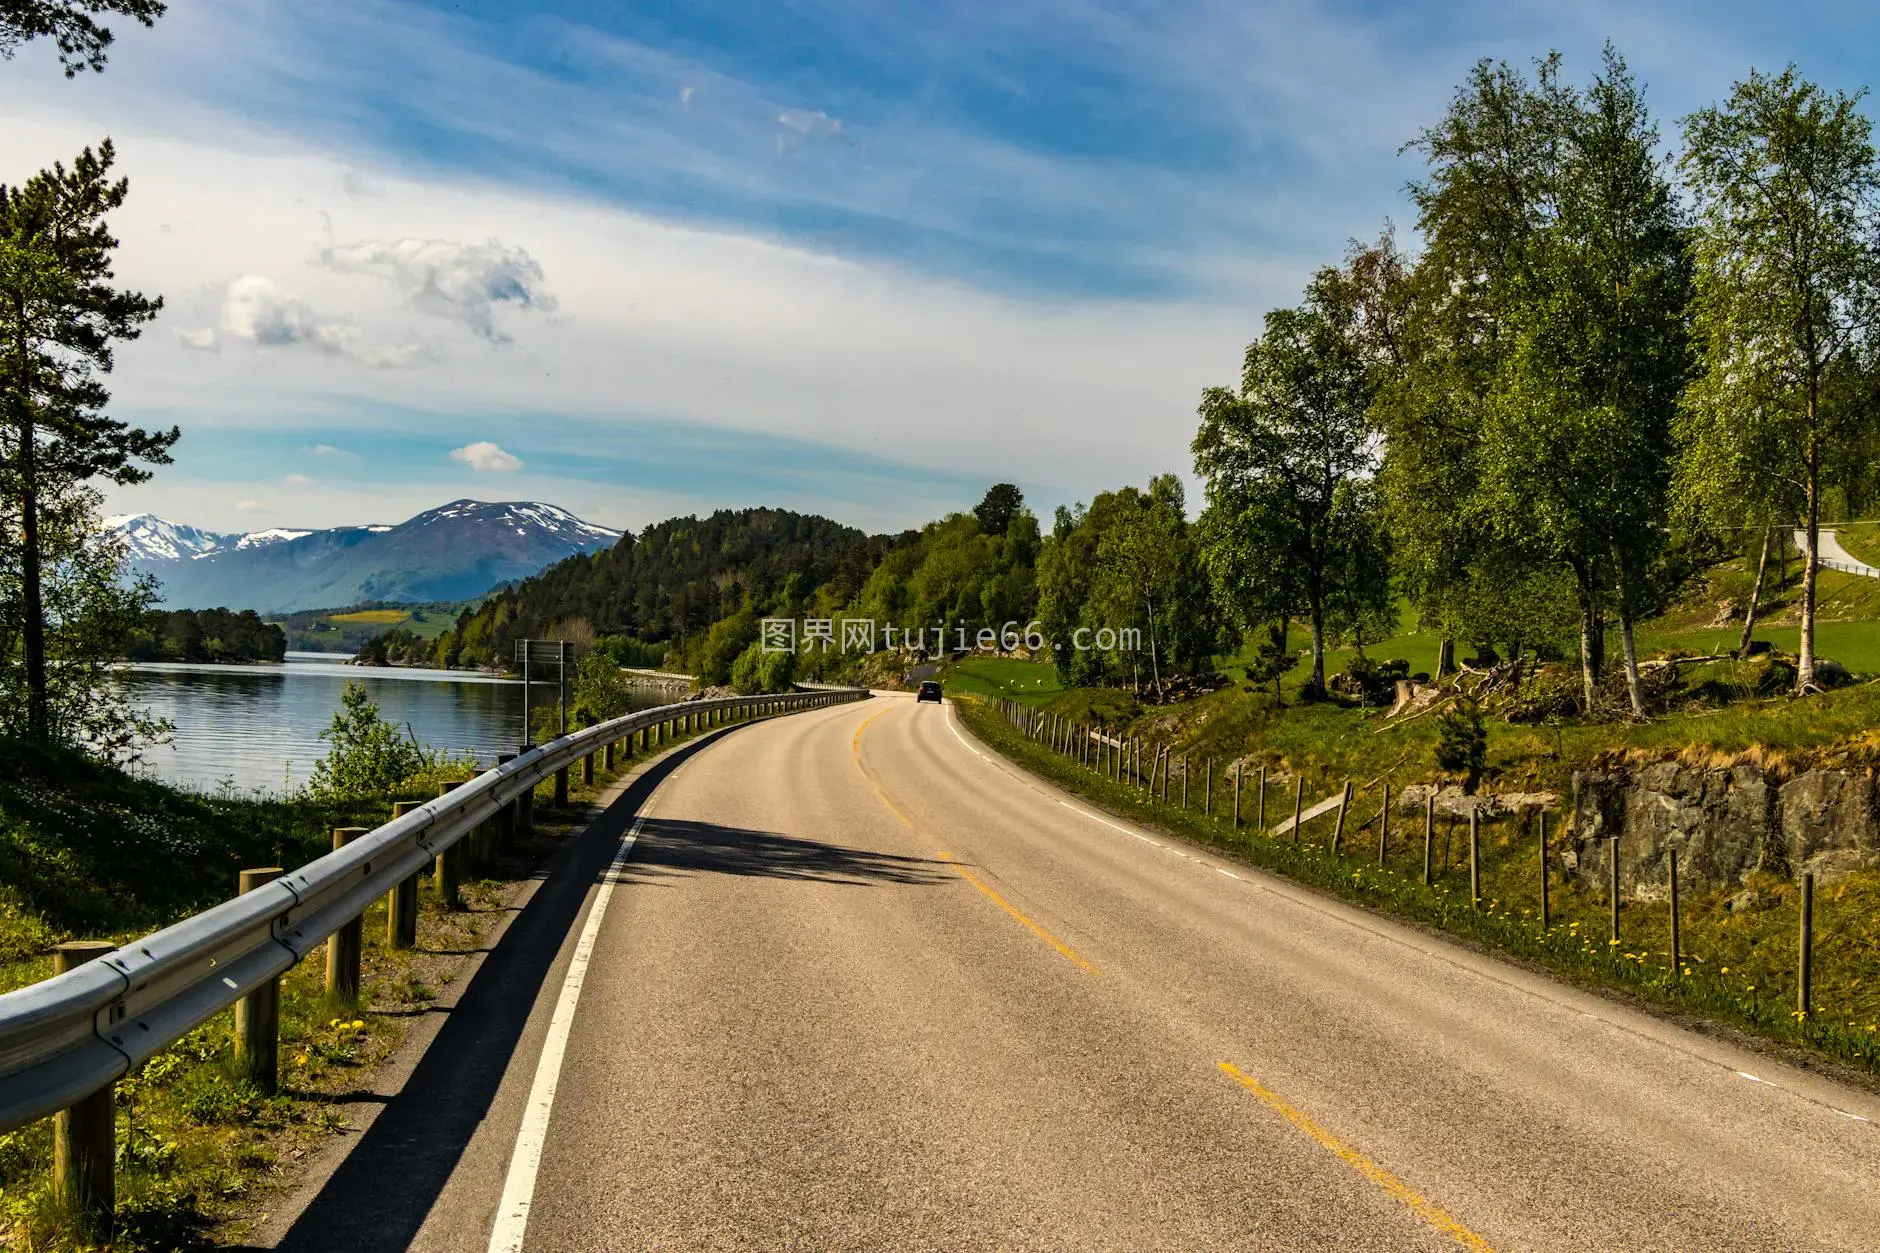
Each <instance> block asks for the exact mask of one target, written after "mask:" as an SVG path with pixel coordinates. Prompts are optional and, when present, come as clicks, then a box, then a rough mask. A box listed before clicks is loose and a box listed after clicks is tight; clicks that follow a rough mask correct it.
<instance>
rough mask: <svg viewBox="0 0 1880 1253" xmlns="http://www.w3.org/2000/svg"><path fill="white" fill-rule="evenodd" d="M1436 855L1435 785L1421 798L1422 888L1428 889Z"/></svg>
mask: <svg viewBox="0 0 1880 1253" xmlns="http://www.w3.org/2000/svg"><path fill="white" fill-rule="evenodd" d="M1435 853H1436V785H1435V784H1434V783H1432V784H1430V791H1429V794H1428V795H1427V796H1425V797H1424V798H1423V886H1424V887H1428V886H1429V885H1430V883H1431V882H1432V880H1431V878H1430V865H1431V862H1432V860H1433V859H1434V856H1435Z"/></svg>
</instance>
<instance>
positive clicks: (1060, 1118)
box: [284, 697, 1880, 1253]
mask: <svg viewBox="0 0 1880 1253" xmlns="http://www.w3.org/2000/svg"><path fill="white" fill-rule="evenodd" d="M655 785H656V786H655ZM633 806H637V809H638V813H637V816H635V815H634V814H632V813H630V812H629V810H630V808H631V807H633ZM610 821H611V823H612V825H611V826H607V824H602V826H603V829H602V830H601V832H600V834H599V835H597V836H596V837H595V838H596V839H597V840H601V841H604V844H597V845H596V846H595V847H593V848H590V849H588V850H587V851H586V852H585V854H583V855H582V856H580V857H576V858H574V860H573V861H572V863H571V865H570V866H569V867H566V868H564V871H563V875H564V878H567V877H568V876H569V875H573V876H574V878H573V881H572V886H571V887H569V888H566V889H564V890H565V892H566V893H567V896H566V900H565V902H564V903H563V905H561V906H559V907H557V911H556V912H555V913H554V914H553V915H552V917H551V919H550V921H549V922H547V923H544V924H542V925H541V926H539V927H538V928H537V930H538V931H539V932H541V935H540V936H539V937H538V939H537V941H536V944H537V945H538V947H539V949H540V955H539V959H538V960H537V961H535V962H534V963H533V964H527V963H525V967H524V969H525V973H526V972H533V973H528V974H527V982H528V985H529V987H530V988H534V987H535V986H536V985H537V984H539V992H538V993H534V994H532V995H527V996H524V995H523V994H522V991H521V986H520V985H521V983H522V979H521V978H520V977H519V976H512V977H509V978H508V979H507V981H506V982H505V981H504V977H503V975H502V970H501V968H498V969H497V971H496V972H495V973H494V974H491V975H490V977H491V978H492V979H495V980H496V981H497V982H496V983H495V984H493V985H492V986H497V987H508V988H510V990H511V992H510V999H511V1000H514V1001H515V1002H516V1004H515V1006H514V1007H513V1010H512V1013H513V1027H512V1028H505V1029H502V1030H499V1031H496V1032H494V1034H490V1033H488V1032H486V1033H485V1035H484V1036H483V1037H482V1040H483V1043H482V1044H479V1043H478V1040H477V1039H475V1038H470V1037H468V1036H466V1037H465V1039H464V1040H462V1041H460V1042H459V1043H458V1044H456V1045H455V1046H453V1047H454V1048H456V1049H457V1050H458V1052H459V1053H461V1054H462V1058H463V1059H465V1060H461V1061H459V1062H452V1061H450V1060H449V1058H450V1056H451V1054H450V1053H449V1052H448V1051H446V1053H445V1054H444V1058H445V1060H442V1061H439V1062H437V1063H436V1065H435V1066H433V1067H432V1069H433V1071H434V1074H433V1075H432V1077H431V1079H430V1081H429V1092H428V1095H427V1094H426V1093H420V1094H418V1095H417V1096H416V1097H414V1096H413V1095H412V1094H411V1093H410V1092H409V1091H408V1092H407V1093H406V1095H405V1096H401V1097H400V1098H398V1100H397V1101H395V1102H394V1104H393V1106H392V1107H391V1109H390V1110H388V1115H387V1117H388V1118H389V1117H390V1115H391V1114H392V1113H394V1112H396V1111H397V1110H398V1108H399V1105H400V1103H403V1102H406V1101H408V1100H415V1101H418V1102H419V1103H420V1104H422V1103H423V1102H424V1101H429V1102H431V1104H430V1105H429V1106H425V1108H430V1109H434V1110H438V1111H442V1113H440V1114H439V1116H438V1119H437V1121H438V1122H439V1124H440V1125H444V1124H448V1128H447V1129H446V1130H436V1129H435V1128H431V1127H430V1126H429V1124H428V1123H427V1122H426V1121H425V1120H424V1119H423V1118H407V1119H405V1120H404V1122H403V1123H402V1124H401V1123H398V1122H397V1121H396V1120H393V1121H392V1122H390V1123H387V1125H388V1126H391V1127H393V1128H394V1129H392V1130H386V1131H384V1132H383V1134H382V1135H380V1136H379V1141H380V1142H379V1143H378V1144H376V1145H375V1146H366V1145H362V1146H361V1148H372V1149H374V1151H373V1152H370V1153H367V1154H366V1156H365V1157H364V1158H363V1159H362V1160H363V1161H364V1162H365V1163H367V1164H366V1165H362V1166H359V1167H357V1168H356V1169H355V1170H354V1171H353V1172H352V1178H351V1182H350V1184H347V1171H346V1170H344V1169H342V1170H341V1172H340V1173H339V1175H336V1176H335V1183H334V1184H332V1185H329V1188H328V1191H329V1192H330V1193H334V1194H335V1197H334V1198H327V1197H323V1198H322V1200H330V1203H329V1204H327V1205H326V1207H325V1210H324V1211H322V1210H321V1207H320V1206H319V1205H318V1204H316V1206H315V1207H314V1208H313V1210H311V1211H309V1213H308V1215H306V1216H304V1217H303V1219H302V1221H301V1223H300V1224H298V1225H297V1227H296V1228H295V1230H294V1232H293V1233H292V1238H290V1239H289V1240H287V1241H286V1242H284V1243H285V1244H286V1245H295V1244H296V1242H298V1244H299V1246H300V1247H323V1244H322V1242H323V1241H325V1242H326V1243H325V1244H324V1247H348V1248H370V1247H386V1248H391V1247H403V1246H404V1245H405V1244H406V1243H410V1244H411V1245H412V1246H413V1247H416V1248H420V1249H435V1250H481V1249H485V1248H512V1247H517V1245H516V1238H517V1237H518V1236H520V1237H521V1247H524V1248H526V1249H528V1250H532V1251H533V1250H569V1251H571V1253H573V1251H577V1250H579V1251H584V1253H585V1251H589V1250H597V1249H662V1250H690V1249H843V1250H848V1249H883V1250H917V1249H933V1250H973V1249H1014V1250H1019V1249H1023V1250H1032V1249H1038V1250H1046V1249H1066V1250H1069V1249H1076V1250H1088V1249H1131V1250H1135V1249H1302V1250H1304V1249H1390V1250H1396V1249H1442V1248H1454V1247H1464V1248H1475V1249H1497V1250H1511V1249H1679V1250H1723V1249H1782V1250H1828V1249H1867V1250H1871V1249H1874V1248H1876V1247H1880V1124H1877V1123H1876V1121H1869V1120H1880V1101H1877V1100H1876V1099H1875V1098H1873V1097H1872V1096H1870V1095H1867V1094H1865V1093H1862V1092H1858V1091H1855V1090H1851V1089H1849V1088H1846V1087H1842V1086H1839V1085H1837V1084H1834V1083H1831V1082H1829V1081H1826V1080H1824V1079H1822V1078H1820V1077H1817V1076H1813V1075H1810V1074H1807V1073H1805V1072H1802V1071H1799V1070H1796V1069H1793V1068H1790V1067H1787V1066H1783V1065H1778V1064H1775V1063H1773V1062H1771V1061H1769V1060H1768V1059H1765V1058H1759V1057H1756V1056H1754V1055H1752V1054H1749V1053H1746V1052H1743V1051H1740V1050H1737V1049H1735V1048H1732V1047H1730V1046H1727V1045H1724V1044H1721V1043H1718V1042H1715V1041H1712V1040H1709V1039H1707V1038H1704V1037H1702V1036H1698V1035H1695V1034H1692V1033H1689V1032H1685V1031H1682V1030H1680V1029H1677V1028H1676V1027H1673V1026H1671V1025H1668V1024H1666V1023H1663V1022H1660V1021H1658V1020H1656V1019H1653V1018H1651V1017H1649V1016H1646V1015H1642V1014H1638V1013H1634V1012H1632V1011H1630V1010H1627V1009H1624V1008H1622V1007H1618V1006H1615V1005H1613V1004H1612V1003H1609V1002H1607V1001H1605V1000H1603V999H1601V998H1598V997H1595V996H1591V995H1587V994H1584V993H1581V992H1577V991H1575V990H1572V989H1569V988H1566V987H1563V986H1561V985H1558V984H1555V983H1553V982H1551V981H1549V980H1547V979H1544V978H1539V977H1536V976H1532V975H1529V974H1526V973H1524V972H1521V971H1518V970H1515V969H1513V968H1510V967H1507V966H1504V965H1501V964H1500V963H1497V962H1494V961H1492V960H1489V959H1486V958H1483V957H1479V956H1477V955H1474V954H1472V953H1470V952H1468V951H1466V950H1464V949H1461V948H1459V947H1456V946H1453V945H1450V944H1447V943H1445V942H1443V941H1441V940H1438V939H1433V938H1431V937H1429V936H1426V935H1423V934H1421V933H1419V932H1416V931H1413V930H1410V929H1407V928H1403V927H1399V926H1396V925H1394V924H1392V923H1390V922H1388V921H1384V920H1380V919H1378V918H1376V917H1373V916H1370V915H1367V914H1364V913H1362V912H1360V911H1357V910H1353V909H1349V908H1346V907H1344V906H1342V905H1339V904H1336V903H1333V902H1328V901H1326V900H1324V899H1322V898H1319V897H1317V896H1315V895H1313V894H1311V893H1309V892H1306V891H1303V890H1300V889H1297V888H1294V887H1292V886H1289V885H1287V884H1285V883H1283V882H1281V881H1278V880H1275V879H1272V878H1269V877H1267V876H1264V875H1262V874H1260V873H1258V872H1256V871H1252V870H1249V869H1247V868H1245V867H1241V866H1238V865H1235V864H1233V863H1230V862H1226V861H1223V860H1220V859H1217V858H1214V857H1212V856H1210V855H1208V854H1206V853H1203V852H1200V851H1198V850H1195V849H1192V848H1190V847H1188V846H1185V845H1181V844H1178V843H1176V842H1174V841H1170V840H1166V839H1164V838H1162V837H1159V836H1155V835H1153V834H1151V833H1147V832H1142V831H1139V830H1137V829H1134V828H1132V827H1130V826H1129V824H1127V823H1123V822H1120V821H1117V820H1114V819H1112V818H1109V817H1108V816H1105V815H1102V814H1099V813H1097V812H1096V811H1093V810H1091V809H1089V808H1088V807H1086V806H1084V805H1082V804H1081V803H1080V802H1076V801H1074V800H1071V799H1070V798H1068V797H1066V796H1064V795H1063V794H1061V793H1059V792H1056V791H1054V790H1052V789H1050V788H1048V787H1046V786H1044V785H1042V784H1039V783H1038V782H1036V781H1035V780H1032V779H1030V778H1029V777H1028V776H1025V775H1024V774H1022V773H1021V772H1019V771H1017V770H1015V769H1014V768H1012V767H1010V766H1008V765H1006V764H1005V763H1004V762H1003V761H1001V760H999V759H997V758H996V757H995V756H994V755H993V754H991V753H990V752H989V751H988V750H984V749H981V748H978V747H977V746H976V745H975V744H973V743H972V742H971V741H970V740H969V739H968V738H966V737H964V736H963V734H962V733H961V732H960V731H959V729H958V728H957V725H956V723H955V722H954V721H953V718H952V711H951V710H950V709H948V708H944V707H939V706H935V705H932V704H928V705H919V706H917V705H915V704H914V703H913V702H911V701H910V700H907V699H905V698H895V697H884V698H877V699H874V700H870V701H866V702H862V703H860V704H855V705H848V706H842V707H838V708H836V709H832V710H826V711H819V712H816V713H811V714H803V715H796V716H793V717H789V718H783V719H779V720H776V721H772V722H768V723H762V724H758V725H754V726H748V727H740V728H735V729H733V730H732V731H730V732H728V733H726V734H723V735H721V736H719V737H717V738H716V739H715V740H713V741H712V742H711V743H709V744H707V745H705V746H703V747H701V748H699V749H697V750H696V751H694V752H692V753H691V754H690V755H689V756H687V757H686V758H685V759H684V760H683V761H681V762H679V763H678V764H676V766H674V767H673V768H671V769H670V770H669V772H668V773H666V774H665V775H664V776H663V777H660V778H658V779H655V780H649V781H648V784H647V787H646V788H643V789H641V790H640V791H639V792H637V793H635V794H631V795H630V796H629V797H628V798H626V799H625V800H624V801H623V802H622V805H621V806H620V807H618V808H617V810H616V812H615V813H613V814H610ZM630 824H637V832H636V834H634V836H633V838H632V844H631V849H630V852H628V854H627V855H626V856H625V857H624V859H621V860H618V861H617V862H616V863H615V865H614V868H613V869H612V871H607V870H606V869H605V867H606V864H607V859H608V858H611V857H613V856H614V849H615V847H616V845H617V838H616V837H617V836H618V835H619V834H621V833H623V832H625V831H627V830H629V829H630ZM583 858H585V860H583ZM582 876H585V877H582ZM597 910H599V911H600V916H599V918H598V919H596V917H595V915H596V911H597ZM550 923H552V924H553V925H550ZM506 943H507V941H506ZM486 973H488V972H486ZM484 977H485V976H484V975H483V974H480V975H479V976H478V980H479V981H481V980H482V979H483V978H484ZM571 978H572V979H573V980H574V981H575V983H576V984H577V985H578V996H577V995H575V994H574V993H573V990H572V989H571V986H570V981H571ZM492 1012H495V1011H492ZM498 1017H500V1014H499V1015H498ZM447 1034H448V1033H447ZM491 1041H493V1042H494V1045H495V1047H496V1048H497V1049H498V1050H499V1051H498V1052H497V1054H496V1056H497V1060H498V1062H501V1063H504V1064H501V1065H500V1066H498V1065H496V1064H494V1063H492V1062H490V1060H489V1054H490V1052H491V1048H490V1044H491ZM442 1042H443V1041H442V1038H441V1037H440V1043H442ZM478 1049H480V1050H481V1051H480V1052H477V1051H476V1050H478ZM434 1051H436V1049H435V1048H434ZM545 1052H546V1055H547V1057H548V1061H549V1064H547V1065H544V1064H543V1059H544V1056H545ZM557 1058H558V1059H559V1064H556V1061H557ZM432 1061H433V1059H432V1058H431V1057H430V1056H428V1055H427V1059H426V1065H427V1066H429V1065H431V1064H432ZM472 1061H479V1062H481V1063H482V1064H483V1065H484V1066H485V1067H486V1068H489V1069H490V1073H489V1074H488V1075H487V1076H485V1077H484V1078H482V1079H479V1078H478V1077H477V1073H476V1072H475V1071H474V1069H453V1067H454V1066H455V1067H470V1066H471V1065H472ZM421 1069H422V1068H421ZM497 1070H500V1074H498V1073H496V1071H497ZM1752 1076H1753V1077H1752ZM453 1085H455V1086H453ZM453 1100H454V1101H456V1102H458V1104H457V1106H455V1107H453V1106H452V1105H451V1104H450V1102H452V1101H453ZM453 1110H454V1111H455V1112H453ZM381 1122H382V1123H386V1122H387V1119H385V1118H382V1119H381ZM398 1128H402V1129H398ZM377 1130H378V1128H376V1127H375V1131H377ZM368 1138H371V1137H370V1136H368ZM519 1144H520V1149H519V1147H518V1146H519ZM401 1154H403V1155H404V1156H402V1157H401V1156H400V1155H401ZM355 1156H358V1154H355ZM405 1160H409V1161H413V1162H417V1163H420V1165H419V1166H417V1167H414V1168H412V1169H408V1170H404V1171H401V1170H400V1169H399V1168H398V1166H397V1163H398V1162H400V1161H405ZM424 1163H429V1165H424ZM368 1180H369V1181H370V1182H371V1183H372V1184H375V1185H376V1187H377V1189H378V1191H377V1192H376V1193H375V1194H374V1195H373V1197H372V1200H371V1202H370V1204H369V1206H368V1208H370V1207H372V1206H377V1207H380V1208H382V1211H383V1213H385V1214H388V1215H392V1221H390V1222H389V1224H388V1223H385V1222H379V1221H376V1220H375V1221H374V1222H372V1223H366V1222H364V1221H363V1220H360V1221H358V1222H357V1223H356V1225H355V1226H354V1227H352V1228H350V1229H349V1228H348V1227H347V1225H346V1224H347V1221H348V1216H349V1215H350V1216H352V1217H353V1218H354V1219H357V1218H358V1215H359V1214H360V1213H362V1212H363V1211H361V1210H360V1209H359V1208H358V1203H359V1198H361V1196H362V1193H363V1192H364V1191H366V1190H368V1182H367V1181H368ZM342 1184H345V1185H346V1186H344V1187H343V1188H342V1187H341V1185H342ZM348 1198H351V1199H352V1200H353V1202H354V1204H352V1205H348V1204H347V1200H348ZM401 1207H402V1208H401ZM322 1212H324V1214H325V1217H320V1214H321V1213H322ZM525 1220H526V1221H525ZM349 1231H350V1234H348V1232H349ZM493 1232H494V1233H495V1238H494V1241H493V1239H492V1233H493ZM374 1233H376V1234H374ZM335 1241H337V1243H334V1242H335Z"/></svg>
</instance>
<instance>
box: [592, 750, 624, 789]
mask: <svg viewBox="0 0 1880 1253" xmlns="http://www.w3.org/2000/svg"><path fill="white" fill-rule="evenodd" d="M617 742H618V741H615V740H608V741H607V747H606V748H605V749H603V750H602V751H601V769H603V770H612V769H613V768H614V746H615V744H616V743H617ZM590 760H592V759H591V758H590ZM590 782H592V780H590Z"/></svg>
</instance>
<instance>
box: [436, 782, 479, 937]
mask: <svg viewBox="0 0 1880 1253" xmlns="http://www.w3.org/2000/svg"><path fill="white" fill-rule="evenodd" d="M462 786H463V784H461V783H440V784H438V786H437V794H438V795H439V796H442V795H444V794H445V793H446V792H451V791H454V790H456V789H457V788H460V787H462ZM479 829H481V827H480V825H479ZM475 838H476V835H475V833H474V832H473V833H472V834H470V835H466V836H465V837H463V839H460V840H458V841H457V842H456V843H455V844H452V845H451V846H450V847H449V848H447V849H445V850H444V851H443V852H441V853H439V854H438V855H437V880H436V883H437V899H438V902H439V903H440V904H442V905H443V906H444V908H445V909H462V908H463V846H464V844H465V843H467V842H468V841H470V840H473V839H475Z"/></svg>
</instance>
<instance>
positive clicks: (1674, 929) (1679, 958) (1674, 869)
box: [1665, 848, 1684, 979]
mask: <svg viewBox="0 0 1880 1253" xmlns="http://www.w3.org/2000/svg"><path fill="white" fill-rule="evenodd" d="M1665 854H1666V857H1667V858H1668V860H1669V862H1670V866H1671V977H1672V978H1673V979H1681V978H1683V977H1684V970H1683V966H1684V949H1683V948H1682V947H1681V946H1680V945H1679V943H1678V850H1677V849H1675V848H1668V849H1666V850H1665Z"/></svg>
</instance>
